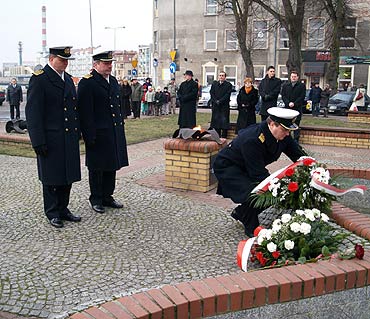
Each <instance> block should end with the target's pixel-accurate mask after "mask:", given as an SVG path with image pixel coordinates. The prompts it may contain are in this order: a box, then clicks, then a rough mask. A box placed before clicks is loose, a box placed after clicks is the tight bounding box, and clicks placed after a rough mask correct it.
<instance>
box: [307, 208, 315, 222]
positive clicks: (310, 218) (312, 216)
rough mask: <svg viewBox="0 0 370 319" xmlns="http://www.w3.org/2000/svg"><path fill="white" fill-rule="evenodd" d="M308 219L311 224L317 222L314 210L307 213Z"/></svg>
mask: <svg viewBox="0 0 370 319" xmlns="http://www.w3.org/2000/svg"><path fill="white" fill-rule="evenodd" d="M305 215H306V218H307V219H309V220H310V221H311V222H314V221H315V215H314V213H313V211H312V210H306V211H305Z"/></svg>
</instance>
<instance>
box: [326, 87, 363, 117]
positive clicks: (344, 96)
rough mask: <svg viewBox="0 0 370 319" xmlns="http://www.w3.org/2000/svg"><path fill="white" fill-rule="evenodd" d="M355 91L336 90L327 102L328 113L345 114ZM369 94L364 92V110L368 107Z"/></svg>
mask: <svg viewBox="0 0 370 319" xmlns="http://www.w3.org/2000/svg"><path fill="white" fill-rule="evenodd" d="M355 94H356V92H346V91H344V92H338V93H337V94H334V95H333V96H332V97H331V98H330V99H329V103H328V108H329V113H332V114H338V115H347V112H348V110H349V108H350V107H351V104H352V102H353V98H354V97H355ZM369 100H370V98H369V96H368V95H367V94H365V110H368V108H369Z"/></svg>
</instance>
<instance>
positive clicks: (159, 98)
mask: <svg viewBox="0 0 370 319" xmlns="http://www.w3.org/2000/svg"><path fill="white" fill-rule="evenodd" d="M154 99H155V104H154V109H155V116H160V115H162V106H163V92H162V91H161V87H160V86H158V87H157V91H156V92H155V95H154Z"/></svg>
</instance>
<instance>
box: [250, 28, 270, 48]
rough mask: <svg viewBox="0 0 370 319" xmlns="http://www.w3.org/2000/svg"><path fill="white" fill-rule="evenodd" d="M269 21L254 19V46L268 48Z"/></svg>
mask: <svg viewBox="0 0 370 319" xmlns="http://www.w3.org/2000/svg"><path fill="white" fill-rule="evenodd" d="M267 34H268V33H267V21H253V48H254V49H266V48H267Z"/></svg>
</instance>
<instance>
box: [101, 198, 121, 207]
mask: <svg viewBox="0 0 370 319" xmlns="http://www.w3.org/2000/svg"><path fill="white" fill-rule="evenodd" d="M103 206H106V207H112V208H122V207H123V205H122V204H121V203H119V202H117V201H116V200H114V199H113V200H112V201H111V202H103Z"/></svg>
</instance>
